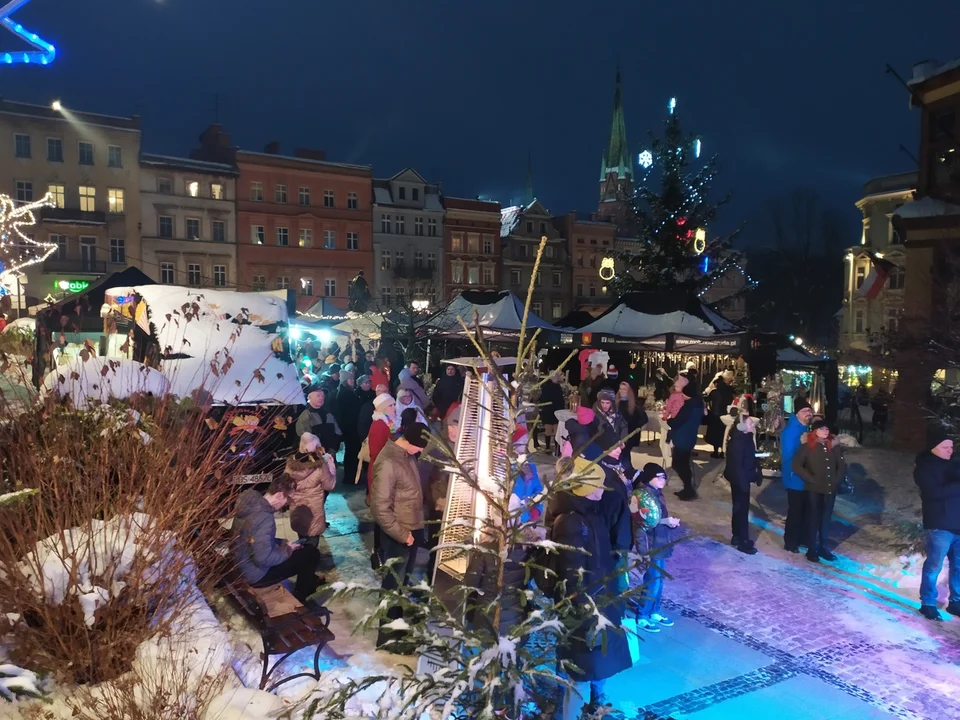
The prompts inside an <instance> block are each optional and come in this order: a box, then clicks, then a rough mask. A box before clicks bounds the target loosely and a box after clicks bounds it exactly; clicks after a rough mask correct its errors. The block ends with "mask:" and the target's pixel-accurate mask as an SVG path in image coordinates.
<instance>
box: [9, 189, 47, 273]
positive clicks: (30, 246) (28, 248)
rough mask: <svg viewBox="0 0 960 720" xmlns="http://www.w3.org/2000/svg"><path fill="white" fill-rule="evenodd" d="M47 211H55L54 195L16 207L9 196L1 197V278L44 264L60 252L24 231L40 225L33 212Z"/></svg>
mask: <svg viewBox="0 0 960 720" xmlns="http://www.w3.org/2000/svg"><path fill="white" fill-rule="evenodd" d="M44 207H54V204H53V200H51V198H50V193H47V194H46V195H44V196H43V197H42V198H41V199H40V200H37V201H35V202H28V203H23V204H22V205H17V204H16V203H14V201H13V200H12V199H11V198H10V196H9V195H3V194H0V266H2V273H0V274H6V273H17V272H20V271H21V270H22V269H23V268H25V267H27V266H29V265H36V264H37V263H42V262H43V261H44V260H46V259H47V258H48V257H50V256H51V255H52V254H53V253H54V252H56V250H57V245H56V243H44V242H38V241H36V240H34V239H33V238H30V237H27V236H26V235H25V234H24V233H23V230H22V229H21V228H30V227H33V226H34V225H36V224H37V219H36V217H35V216H34V214H33V211H34V210H38V209H40V208H44Z"/></svg>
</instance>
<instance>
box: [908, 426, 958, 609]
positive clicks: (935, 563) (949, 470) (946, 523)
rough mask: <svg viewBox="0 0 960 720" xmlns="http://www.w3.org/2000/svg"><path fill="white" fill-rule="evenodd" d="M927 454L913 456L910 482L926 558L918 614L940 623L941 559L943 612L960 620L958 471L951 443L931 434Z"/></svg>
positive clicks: (946, 439) (939, 434) (944, 436)
mask: <svg viewBox="0 0 960 720" xmlns="http://www.w3.org/2000/svg"><path fill="white" fill-rule="evenodd" d="M928 447H929V448H930V449H929V450H928V451H927V452H923V453H920V454H919V455H917V465H916V467H915V468H914V471H913V479H914V482H916V483H917V486H918V487H919V488H920V500H921V502H922V503H923V529H924V531H925V532H926V536H927V538H926V539H927V551H926V554H927V558H926V560H924V562H923V576H922V579H921V581H920V614H921V615H923V616H924V617H925V618H927V619H928V620H942V618H941V616H940V611H939V610H937V578H938V577H939V576H940V570H941V569H942V568H943V561H944V558H947V559H949V562H950V574H949V585H950V595H949V597H948V602H947V612H948V613H950V614H951V615H956V616H957V617H960V469H958V467H957V465H956V463H954V462H952V460H951V458H952V457H953V440H951V439H950V438H949V437H948V436H947V435H946V434H945V433H943V432H942V431H941V432H939V433H935V435H934V437H933V438H932V439H931V442H930V443H928Z"/></svg>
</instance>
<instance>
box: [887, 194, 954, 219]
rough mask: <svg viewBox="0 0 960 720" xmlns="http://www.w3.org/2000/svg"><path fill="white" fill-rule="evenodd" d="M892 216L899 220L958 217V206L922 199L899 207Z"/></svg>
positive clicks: (930, 198)
mask: <svg viewBox="0 0 960 720" xmlns="http://www.w3.org/2000/svg"><path fill="white" fill-rule="evenodd" d="M893 214H894V215H896V216H897V217H901V218H920V217H942V216H948V215H960V205H954V204H952V203H948V202H944V201H943V200H937V199H936V198H932V197H922V198H920V199H919V200H915V201H914V202H911V203H906V204H904V205H901V206H900V207H898V208H897V209H896V211H895V212H894V213H893Z"/></svg>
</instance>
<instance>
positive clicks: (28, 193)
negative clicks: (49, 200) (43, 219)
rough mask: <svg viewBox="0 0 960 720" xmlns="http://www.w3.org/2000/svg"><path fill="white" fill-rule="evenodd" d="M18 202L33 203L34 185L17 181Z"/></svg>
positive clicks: (24, 181)
mask: <svg viewBox="0 0 960 720" xmlns="http://www.w3.org/2000/svg"><path fill="white" fill-rule="evenodd" d="M17 202H23V203H28V202H33V183H32V182H28V181H26V180H17Z"/></svg>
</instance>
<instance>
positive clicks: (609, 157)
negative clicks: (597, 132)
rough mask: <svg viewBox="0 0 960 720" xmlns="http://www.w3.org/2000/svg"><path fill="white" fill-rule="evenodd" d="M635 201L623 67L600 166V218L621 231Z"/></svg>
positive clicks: (617, 84) (614, 94) (618, 70)
mask: <svg viewBox="0 0 960 720" xmlns="http://www.w3.org/2000/svg"><path fill="white" fill-rule="evenodd" d="M632 201H633V160H632V159H631V156H630V149H629V147H628V146H627V126H626V123H625V121H624V118H623V98H622V96H621V89H620V68H619V67H618V68H617V79H616V84H615V87H614V92H613V121H612V123H611V126H610V140H609V141H608V143H607V149H606V150H605V151H604V153H603V158H602V161H601V164H600V205H599V208H598V210H597V216H598V217H599V218H600V219H601V220H605V221H607V222H612V223H616V225H617V227H618V228H620V230H621V231H623V230H624V229H625V227H624V226H625V224H626V220H627V218H628V217H629V207H630V204H631V203H632Z"/></svg>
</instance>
